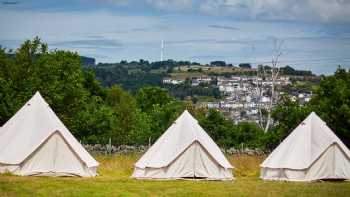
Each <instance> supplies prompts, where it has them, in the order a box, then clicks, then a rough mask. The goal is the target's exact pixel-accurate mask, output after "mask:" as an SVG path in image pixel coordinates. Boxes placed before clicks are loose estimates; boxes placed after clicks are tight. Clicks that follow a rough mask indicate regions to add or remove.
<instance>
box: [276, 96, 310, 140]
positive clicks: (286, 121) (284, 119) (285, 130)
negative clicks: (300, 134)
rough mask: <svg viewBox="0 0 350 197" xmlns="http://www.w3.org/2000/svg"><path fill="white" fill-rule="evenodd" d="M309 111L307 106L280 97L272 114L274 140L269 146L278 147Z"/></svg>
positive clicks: (285, 97)
mask: <svg viewBox="0 0 350 197" xmlns="http://www.w3.org/2000/svg"><path fill="white" fill-rule="evenodd" d="M311 111H312V109H311V108H310V107H309V106H300V105H299V103H298V102H296V101H292V100H291V99H290V98H289V97H288V95H284V96H282V97H281V98H280V100H279V104H278V105H277V106H276V107H275V108H274V110H273V112H272V117H273V119H274V120H275V121H276V122H277V125H276V126H275V127H274V128H273V132H274V138H273V140H271V141H270V144H271V145H272V146H276V145H278V144H279V143H280V142H281V141H282V140H283V139H284V138H285V137H287V136H288V135H289V134H290V132H292V131H293V129H295V128H296V127H297V126H298V125H299V124H300V123H301V122H302V121H303V120H304V119H305V118H306V117H307V116H308V115H309V113H311Z"/></svg>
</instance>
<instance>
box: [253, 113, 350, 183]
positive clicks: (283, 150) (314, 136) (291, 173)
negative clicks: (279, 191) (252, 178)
mask: <svg viewBox="0 0 350 197" xmlns="http://www.w3.org/2000/svg"><path fill="white" fill-rule="evenodd" d="M260 177H261V178H262V179H265V180H287V181H314V180H321V179H350V151H349V149H348V148H347V147H346V146H345V145H344V144H343V143H342V142H341V141H340V139H339V138H338V137H337V136H336V135H335V134H334V133H333V132H332V131H331V129H330V128H329V127H328V126H327V125H326V123H325V122H323V121H322V120H321V118H319V117H318V116H317V115H316V114H315V113H314V112H312V113H311V114H310V115H309V116H308V117H307V118H306V119H305V120H304V121H303V122H302V123H301V124H300V125H299V126H298V127H297V128H296V129H294V131H293V132H292V133H291V134H290V135H289V136H288V137H287V138H286V139H285V140H283V142H282V143H281V144H280V145H279V146H278V147H277V148H276V149H275V150H274V151H273V152H272V153H271V154H270V155H269V156H268V157H267V159H266V160H265V161H264V162H263V163H262V164H261V175H260Z"/></svg>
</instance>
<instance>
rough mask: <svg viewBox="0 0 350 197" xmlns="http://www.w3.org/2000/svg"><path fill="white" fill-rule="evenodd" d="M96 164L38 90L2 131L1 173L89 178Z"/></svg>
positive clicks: (93, 174) (94, 173) (94, 171)
mask: <svg viewBox="0 0 350 197" xmlns="http://www.w3.org/2000/svg"><path fill="white" fill-rule="evenodd" d="M97 166H98V163H97V161H96V160H95V159H94V158H93V157H92V156H91V155H90V154H89V153H88V152H87V151H86V150H85V149H84V148H83V146H82V145H81V144H80V143H79V142H78V141H77V140H76V139H75V138H74V136H73V135H72V134H71V133H70V132H69V131H68V129H67V128H66V127H65V126H64V124H63V123H62V122H61V121H60V120H59V118H58V117H57V116H56V114H55V113H54V112H53V111H52V109H51V108H50V107H49V105H48V104H47V103H46V102H45V100H44V99H43V98H42V97H41V95H40V93H39V92H37V93H36V94H35V95H34V96H33V97H32V98H31V99H30V100H29V101H28V102H27V103H26V104H25V105H24V106H23V107H22V108H21V109H20V110H19V111H18V112H17V113H16V114H15V115H14V116H13V117H12V118H11V119H10V120H8V121H7V122H6V123H5V124H4V125H3V126H2V128H1V130H0V173H4V172H11V173H13V174H16V175H23V176H25V175H28V176H29V175H40V176H82V177H90V176H95V175H96V170H97Z"/></svg>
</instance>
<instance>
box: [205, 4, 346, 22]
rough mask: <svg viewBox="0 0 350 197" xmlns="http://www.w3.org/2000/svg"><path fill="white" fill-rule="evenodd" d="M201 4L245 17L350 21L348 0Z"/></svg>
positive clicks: (208, 9) (213, 10) (214, 11)
mask: <svg viewBox="0 0 350 197" xmlns="http://www.w3.org/2000/svg"><path fill="white" fill-rule="evenodd" d="M199 8H200V10H201V11H202V12H204V13H207V14H212V15H228V16H234V17H238V18H242V19H255V20H291V21H294V20H297V21H307V22H309V21H319V22H350V12H349V10H350V1H349V0H289V1H286V0H205V1H203V2H202V3H201V4H200V5H199Z"/></svg>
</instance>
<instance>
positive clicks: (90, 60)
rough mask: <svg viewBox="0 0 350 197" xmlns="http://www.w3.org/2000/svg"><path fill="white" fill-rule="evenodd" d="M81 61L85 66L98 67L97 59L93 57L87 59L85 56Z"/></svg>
mask: <svg viewBox="0 0 350 197" xmlns="http://www.w3.org/2000/svg"><path fill="white" fill-rule="evenodd" d="M80 61H81V64H83V66H85V67H86V66H95V65H96V60H95V58H92V57H85V56H80Z"/></svg>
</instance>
